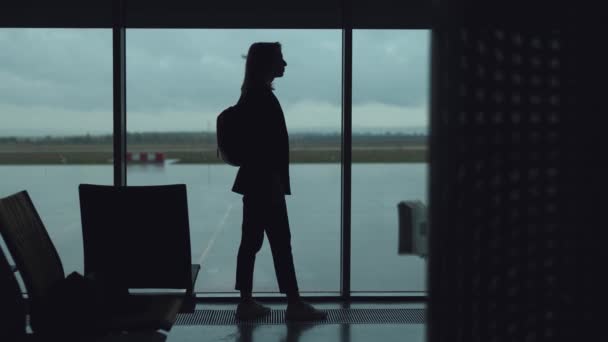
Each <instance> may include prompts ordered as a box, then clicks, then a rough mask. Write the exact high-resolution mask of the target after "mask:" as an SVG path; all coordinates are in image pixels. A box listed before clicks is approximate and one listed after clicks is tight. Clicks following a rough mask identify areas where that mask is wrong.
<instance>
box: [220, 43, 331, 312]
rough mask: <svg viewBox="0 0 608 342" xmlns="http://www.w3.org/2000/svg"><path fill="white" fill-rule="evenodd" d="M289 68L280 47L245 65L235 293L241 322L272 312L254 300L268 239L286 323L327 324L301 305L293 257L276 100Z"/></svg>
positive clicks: (260, 47)
mask: <svg viewBox="0 0 608 342" xmlns="http://www.w3.org/2000/svg"><path fill="white" fill-rule="evenodd" d="M285 66H287V63H286V62H285V60H284V59H283V54H282V52H281V44H280V43H278V42H275V43H254V44H252V45H251V47H250V48H249V51H248V53H247V60H246V63H245V78H244V81H243V86H242V87H241V97H240V99H239V102H240V103H241V105H242V106H243V108H244V111H243V113H245V114H246V117H245V118H243V119H244V124H245V125H246V126H245V127H247V129H246V131H247V133H246V135H245V136H244V137H243V138H244V139H246V140H245V143H244V144H243V145H245V146H246V151H247V152H246V156H247V157H246V158H245V160H244V162H243V163H242V165H241V167H240V168H239V171H238V173H237V175H236V179H235V181H234V185H233V187H232V191H234V192H236V193H239V194H242V195H243V225H242V235H241V245H240V247H239V252H238V257H237V269H236V285H235V289H236V290H239V291H240V292H241V302H240V303H239V305H238V307H237V318H239V319H252V318H256V317H259V316H263V315H265V314H267V313H269V312H270V309H269V308H268V307H265V306H263V305H261V304H259V303H257V302H256V301H254V300H253V299H252V297H251V292H252V285H253V269H254V264H255V256H256V254H257V252H258V251H259V250H260V248H261V247H262V242H263V241H264V232H266V236H267V237H268V241H269V243H270V249H271V251H272V258H273V261H274V267H275V272H276V277H277V281H278V283H279V290H280V291H281V293H285V294H286V295H287V302H288V304H287V311H286V319H288V320H309V319H322V318H325V316H326V314H325V312H322V311H319V310H316V309H315V308H314V307H312V306H311V305H310V304H307V303H305V302H303V301H302V300H301V299H300V295H299V291H298V283H297V280H296V274H295V269H294V264H293V257H292V253H291V233H290V231H289V220H288V217H287V207H286V205H285V195H290V194H291V189H290V185H289V140H288V135H287V127H286V126H285V117H284V116H283V111H282V109H281V105H280V104H279V101H278V100H277V98H276V97H275V96H274V94H273V92H272V91H273V90H274V88H273V87H272V81H273V80H274V79H275V78H276V77H282V76H283V73H284V72H285Z"/></svg>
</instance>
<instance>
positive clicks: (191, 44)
mask: <svg viewBox="0 0 608 342" xmlns="http://www.w3.org/2000/svg"><path fill="white" fill-rule="evenodd" d="M256 41H278V42H280V43H281V44H282V46H283V56H284V58H285V60H286V62H287V68H286V70H285V75H284V77H283V78H279V79H276V80H275V83H274V84H275V89H276V90H275V94H276V95H277V97H278V99H279V101H280V102H281V105H282V107H283V111H284V113H285V117H286V121H287V126H288V129H289V130H290V131H297V130H323V131H328V130H329V131H339V129H340V115H341V114H340V113H341V109H340V108H341V96H340V94H341V84H340V80H341V72H342V66H341V54H342V52H341V44H342V43H341V31H340V30H128V31H127V112H128V121H127V128H128V130H129V131H200V130H207V129H211V130H214V127H215V118H216V116H217V114H218V113H219V112H220V111H221V110H222V109H224V108H225V107H227V106H229V105H232V104H233V103H234V102H236V100H237V99H238V96H239V91H240V90H239V89H240V85H241V82H242V80H243V72H244V65H245V64H244V62H245V60H244V59H243V58H242V57H241V56H242V55H245V54H246V53H247V49H248V47H249V45H251V43H253V42H256ZM428 77H429V33H428V31H384V30H382V31H381V30H370V31H359V30H357V31H355V32H354V34H353V128H354V129H355V130H357V131H366V130H374V131H375V130H391V131H399V130H406V129H416V130H420V129H424V128H426V127H427V126H428V86H429V82H428V81H429V80H428ZM0 122H1V124H0V135H1V136H12V135H39V134H43V135H63V134H84V133H90V134H100V133H111V131H112V36H111V30H89V29H87V30H68V29H0Z"/></svg>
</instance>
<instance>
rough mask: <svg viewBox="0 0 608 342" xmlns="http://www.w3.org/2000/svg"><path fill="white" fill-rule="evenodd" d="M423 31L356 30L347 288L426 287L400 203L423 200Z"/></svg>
mask: <svg viewBox="0 0 608 342" xmlns="http://www.w3.org/2000/svg"><path fill="white" fill-rule="evenodd" d="M429 39H430V34H429V32H428V31H414V30H355V31H354V32H353V150H352V154H353V167H352V278H351V281H352V290H353V291H380V292H392V291H426V285H425V278H426V259H424V258H422V257H420V256H417V255H404V254H398V238H399V234H398V232H399V230H398V225H399V220H398V211H397V204H398V203H399V202H401V201H413V200H418V201H422V202H423V203H424V205H426V204H427V162H426V151H427V131H428V86H429Z"/></svg>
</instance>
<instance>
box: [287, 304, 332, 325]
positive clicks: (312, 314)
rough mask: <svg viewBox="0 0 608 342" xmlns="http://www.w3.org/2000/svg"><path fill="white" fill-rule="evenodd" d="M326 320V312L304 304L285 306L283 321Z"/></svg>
mask: <svg viewBox="0 0 608 342" xmlns="http://www.w3.org/2000/svg"><path fill="white" fill-rule="evenodd" d="M326 318H327V312H325V311H321V310H317V309H315V308H314V307H313V306H312V305H310V304H308V303H304V302H299V303H294V304H291V303H290V304H287V310H286V311H285V320H288V321H317V320H323V319H326Z"/></svg>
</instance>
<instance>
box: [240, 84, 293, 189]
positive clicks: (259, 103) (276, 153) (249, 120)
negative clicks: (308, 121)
mask: <svg viewBox="0 0 608 342" xmlns="http://www.w3.org/2000/svg"><path fill="white" fill-rule="evenodd" d="M239 102H241V105H242V106H243V107H242V108H243V111H242V112H241V113H242V114H243V116H244V117H243V123H244V125H245V127H246V129H245V130H244V131H245V132H246V133H245V134H244V137H243V139H244V140H243V145H242V146H243V147H244V148H245V151H246V153H245V159H244V161H243V163H242V165H241V166H240V168H239V171H238V173H237V175H236V179H235V180H234V185H233V186H232V191H234V192H236V193H239V194H243V195H245V194H269V193H272V192H273V190H275V191H276V190H277V183H278V184H279V188H278V189H279V192H281V193H282V194H284V195H290V194H291V187H290V182H289V136H288V134H287V127H286V125H285V117H284V115H283V110H282V109H281V104H280V103H279V100H278V99H277V98H276V96H274V94H273V92H272V90H271V89H270V88H269V87H259V88H250V89H248V90H247V91H246V92H245V94H244V95H242V96H241V98H240V99H239Z"/></svg>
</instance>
